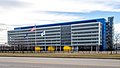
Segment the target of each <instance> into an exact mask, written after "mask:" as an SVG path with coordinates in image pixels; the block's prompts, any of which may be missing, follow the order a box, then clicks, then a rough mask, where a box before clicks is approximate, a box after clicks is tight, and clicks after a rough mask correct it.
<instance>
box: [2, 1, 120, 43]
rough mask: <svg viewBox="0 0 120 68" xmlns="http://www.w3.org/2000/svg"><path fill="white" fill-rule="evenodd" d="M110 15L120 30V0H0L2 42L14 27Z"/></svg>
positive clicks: (116, 29) (117, 29) (116, 27)
mask: <svg viewBox="0 0 120 68" xmlns="http://www.w3.org/2000/svg"><path fill="white" fill-rule="evenodd" d="M109 16H114V19H115V20H114V27H115V31H118V32H120V30H119V29H120V27H119V26H120V0H0V42H6V41H7V30H11V29H13V27H18V26H28V25H35V24H38V25H41V24H50V23H58V22H59V23H60V22H67V21H77V20H85V19H95V18H106V19H107V17H109Z"/></svg>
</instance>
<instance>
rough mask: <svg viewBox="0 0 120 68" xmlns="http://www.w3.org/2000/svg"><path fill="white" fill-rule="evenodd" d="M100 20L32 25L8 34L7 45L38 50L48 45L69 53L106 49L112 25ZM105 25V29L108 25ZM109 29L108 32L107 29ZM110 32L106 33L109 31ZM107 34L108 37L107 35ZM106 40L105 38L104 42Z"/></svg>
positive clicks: (45, 48) (110, 37)
mask: <svg viewBox="0 0 120 68" xmlns="http://www.w3.org/2000/svg"><path fill="white" fill-rule="evenodd" d="M111 22H112V23H113V21H110V22H109V21H107V20H106V19H104V18H99V19H92V20H83V21H74V22H65V23H56V24H47V25H35V26H26V27H18V28H14V30H10V31H8V44H9V45H12V46H26V47H29V46H33V47H34V46H39V47H41V48H42V50H46V51H47V48H48V47H50V46H52V47H54V48H55V50H56V51H62V50H63V47H64V46H69V47H71V48H72V50H77V51H80V50H106V49H108V47H109V46H110V45H112V43H110V42H109V41H111V42H112V34H111V33H110V32H112V31H111V30H112V24H111V25H109V23H111ZM108 25H109V26H108ZM108 28H109V29H108ZM109 30H110V31H109ZM108 35H109V36H108ZM108 38H109V39H108Z"/></svg>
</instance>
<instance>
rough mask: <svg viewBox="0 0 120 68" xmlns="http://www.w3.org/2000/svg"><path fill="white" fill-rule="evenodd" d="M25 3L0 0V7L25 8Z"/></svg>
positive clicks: (13, 0) (14, 0) (15, 0)
mask: <svg viewBox="0 0 120 68" xmlns="http://www.w3.org/2000/svg"><path fill="white" fill-rule="evenodd" d="M26 4H27V3H25V2H21V1H18V0H0V7H3V8H7V7H8V8H9V7H21V6H25V5H26Z"/></svg>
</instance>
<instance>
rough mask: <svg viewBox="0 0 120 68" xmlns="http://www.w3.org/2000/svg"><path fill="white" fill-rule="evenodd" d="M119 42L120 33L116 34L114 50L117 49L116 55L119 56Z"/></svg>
mask: <svg viewBox="0 0 120 68" xmlns="http://www.w3.org/2000/svg"><path fill="white" fill-rule="evenodd" d="M119 40H120V33H116V34H115V35H114V46H115V47H114V48H115V51H116V54H117V50H118V49H117V47H118V43H119Z"/></svg>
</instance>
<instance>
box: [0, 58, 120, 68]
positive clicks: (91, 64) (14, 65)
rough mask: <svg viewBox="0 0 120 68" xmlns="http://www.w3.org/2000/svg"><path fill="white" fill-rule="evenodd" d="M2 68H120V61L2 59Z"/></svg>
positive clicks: (0, 67)
mask: <svg viewBox="0 0 120 68" xmlns="http://www.w3.org/2000/svg"><path fill="white" fill-rule="evenodd" d="M0 68H120V60H116V59H78V58H75V59H74V58H32V57H0Z"/></svg>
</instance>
